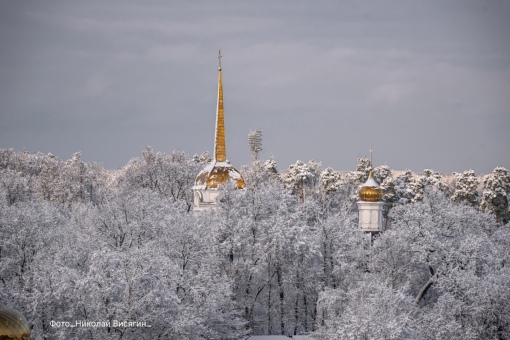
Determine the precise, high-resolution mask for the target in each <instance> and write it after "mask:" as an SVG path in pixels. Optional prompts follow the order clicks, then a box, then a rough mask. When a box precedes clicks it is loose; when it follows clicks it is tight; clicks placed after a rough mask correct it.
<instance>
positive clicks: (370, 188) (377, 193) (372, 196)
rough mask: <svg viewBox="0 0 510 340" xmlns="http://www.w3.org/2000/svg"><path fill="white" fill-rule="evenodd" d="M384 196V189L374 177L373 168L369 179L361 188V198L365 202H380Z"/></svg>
mask: <svg viewBox="0 0 510 340" xmlns="http://www.w3.org/2000/svg"><path fill="white" fill-rule="evenodd" d="M382 196H383V192H382V189H381V188H380V187H379V183H377V181H376V180H375V179H374V176H373V174H372V170H370V175H369V176H368V179H367V181H366V182H365V184H363V186H362V187H361V188H360V189H359V198H360V199H361V200H362V201H365V202H379V201H380V200H381V199H382Z"/></svg>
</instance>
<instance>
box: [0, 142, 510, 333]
mask: <svg viewBox="0 0 510 340" xmlns="http://www.w3.org/2000/svg"><path fill="white" fill-rule="evenodd" d="M209 161H210V157H209V156H208V154H207V153H203V154H202V155H195V156H193V157H188V156H186V155H185V154H184V153H183V152H177V151H174V152H172V153H171V154H168V155H165V154H162V153H157V152H154V151H153V150H152V149H150V148H147V149H146V150H144V151H143V152H142V155H141V157H140V158H134V159H132V160H131V161H130V162H129V163H128V164H127V165H126V166H124V167H123V168H121V169H117V170H107V169H104V168H103V167H102V166H101V165H98V164H95V163H87V162H83V161H82V160H81V158H80V154H74V155H72V156H71V157H70V159H69V160H67V161H62V160H60V159H58V158H57V157H55V156H53V155H51V154H49V155H43V154H31V153H28V152H14V151H13V150H9V149H1V150H0V237H1V241H0V301H2V302H3V303H4V304H6V305H10V306H12V307H14V308H15V309H18V310H19V311H20V312H22V313H23V314H24V316H25V317H26V318H27V320H28V321H29V323H30V326H31V328H32V335H33V338H34V339H58V338H62V339H67V338H70V337H71V336H75V337H77V338H90V339H111V338H118V339H154V338H162V339H164V338H169V339H240V338H241V337H243V336H244V335H247V334H283V335H291V334H304V333H313V334H314V336H315V337H317V338H318V339H339V338H353V339H356V338H358V339H366V338H382V339H390V338H391V339H409V338H413V339H430V338H435V339H447V338H448V339H498V338H499V339H505V338H508V337H509V334H510V325H509V321H508V320H510V290H508V289H507V286H508V282H509V279H510V275H509V274H510V271H509V269H508V268H509V267H508V263H509V260H510V252H509V251H508V249H510V247H509V246H510V238H509V236H510V235H509V234H510V231H509V225H508V220H509V210H508V197H509V193H510V174H509V172H508V170H506V169H504V168H500V167H498V168H496V169H495V170H494V171H493V172H492V173H491V174H487V175H484V176H479V175H476V174H475V173H474V172H473V171H465V172H463V173H458V174H453V175H442V174H439V173H437V172H435V171H432V170H425V171H424V172H423V173H422V174H416V173H412V172H411V171H409V170H404V171H394V170H391V169H389V167H387V166H381V167H377V168H375V169H374V176H375V177H376V179H377V180H378V182H379V183H381V187H382V188H383V190H384V196H383V200H384V202H385V216H386V219H387V221H388V222H387V223H386V224H385V226H386V230H385V232H384V233H382V234H381V235H380V236H378V237H377V238H376V239H371V238H370V237H367V235H365V234H363V233H361V232H360V231H359V230H358V227H357V212H356V205H355V201H356V199H357V198H356V195H357V190H358V187H359V185H360V184H362V183H363V182H364V181H365V180H366V179H367V177H368V173H369V167H370V165H369V162H368V160H367V159H364V158H362V159H360V160H358V164H357V165H356V170H354V171H350V172H338V171H335V170H333V169H331V168H326V169H322V168H321V165H320V163H318V162H315V161H310V162H308V163H304V162H301V161H297V162H296V163H295V164H292V165H290V166H289V168H288V169H286V170H284V171H279V170H278V169H277V165H276V162H275V161H274V160H273V159H270V160H267V161H265V162H263V161H254V162H252V163H251V164H250V165H248V166H245V167H243V168H242V169H241V173H242V174H243V176H244V178H245V182H246V184H247V186H246V188H245V189H244V190H237V189H235V188H234V187H233V186H230V185H226V186H225V187H224V188H223V191H222V193H221V195H220V196H219V199H218V204H217V208H216V209H214V210H211V211H206V212H202V213H198V214H197V213H193V212H192V198H193V194H192V189H191V188H192V186H193V184H194V180H195V176H196V174H198V172H199V171H200V170H201V169H202V168H203V167H204V166H205V164H206V163H207V162H209ZM76 321H80V325H81V324H84V325H87V323H86V322H89V323H88V325H90V324H91V322H104V324H103V325H101V327H72V328H71V327H65V326H62V324H59V325H60V327H56V326H55V325H56V322H70V323H71V324H74V323H75V322H76ZM114 321H117V323H115V322H114ZM125 321H127V322H134V323H136V322H140V323H143V322H145V324H143V327H142V326H140V327H119V326H118V325H119V322H125ZM52 322H53V323H52ZM116 325H117V326H116ZM124 325H125V324H124ZM148 326H150V327H148Z"/></svg>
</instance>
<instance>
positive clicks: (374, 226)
mask: <svg viewBox="0 0 510 340" xmlns="http://www.w3.org/2000/svg"><path fill="white" fill-rule="evenodd" d="M372 152H373V150H372V145H370V175H369V176H368V179H367V181H366V182H365V183H364V184H363V185H362V186H361V188H360V189H359V191H358V195H359V199H360V200H359V201H358V215H359V219H358V223H359V228H360V229H361V230H362V231H364V232H367V233H371V234H377V233H379V232H381V231H382V210H383V205H384V203H383V202H382V197H383V192H382V189H381V188H380V186H379V183H377V181H376V180H375V178H374V175H373V172H372V171H373V168H372Z"/></svg>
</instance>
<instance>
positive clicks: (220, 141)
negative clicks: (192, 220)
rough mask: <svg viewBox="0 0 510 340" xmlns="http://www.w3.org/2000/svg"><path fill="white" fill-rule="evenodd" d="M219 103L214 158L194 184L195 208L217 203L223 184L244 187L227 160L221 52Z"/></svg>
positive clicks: (208, 206)
mask: <svg viewBox="0 0 510 340" xmlns="http://www.w3.org/2000/svg"><path fill="white" fill-rule="evenodd" d="M218 65H219V66H218V104H217V107H216V132H215V136H214V158H213V160H212V161H211V163H209V164H208V165H207V166H206V167H205V168H204V169H203V170H202V171H200V173H199V174H198V175H197V178H196V179H195V185H194V186H193V192H194V194H193V196H194V197H193V210H194V211H200V210H204V209H207V208H211V207H214V206H215V205H216V198H217V197H218V195H219V193H220V192H219V189H220V186H221V184H225V183H226V182H227V181H229V180H230V181H233V182H234V184H235V185H236V187H237V188H239V189H241V188H244V179H243V176H241V174H240V173H239V171H237V169H236V168H234V167H233V166H232V165H231V164H230V162H229V161H228V160H227V151H226V142H225V116H224V112H223V83H222V74H221V52H220V53H219V54H218Z"/></svg>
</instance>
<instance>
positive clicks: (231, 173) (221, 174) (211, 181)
mask: <svg viewBox="0 0 510 340" xmlns="http://www.w3.org/2000/svg"><path fill="white" fill-rule="evenodd" d="M229 179H231V180H233V181H235V184H236V187H237V188H238V189H242V188H244V179H243V176H241V174H240V173H239V171H237V169H236V168H234V167H233V166H232V165H231V164H230V163H227V162H217V161H215V160H213V161H212V162H211V163H210V164H209V165H207V166H206V167H205V168H204V169H203V170H202V171H200V173H199V174H198V176H197V178H196V179H195V188H201V189H207V188H217V187H218V186H219V185H220V184H223V183H225V182H227V180H229Z"/></svg>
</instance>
